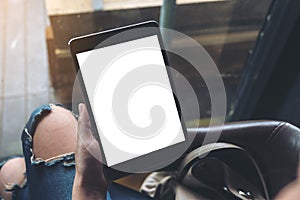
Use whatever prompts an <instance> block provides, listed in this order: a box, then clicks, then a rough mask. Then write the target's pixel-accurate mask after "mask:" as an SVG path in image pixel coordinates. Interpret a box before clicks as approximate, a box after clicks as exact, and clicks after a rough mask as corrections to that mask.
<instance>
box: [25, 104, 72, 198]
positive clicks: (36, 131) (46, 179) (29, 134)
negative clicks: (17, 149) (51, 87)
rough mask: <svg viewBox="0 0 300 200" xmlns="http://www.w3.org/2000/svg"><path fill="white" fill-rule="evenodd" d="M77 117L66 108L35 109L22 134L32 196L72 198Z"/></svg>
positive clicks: (47, 106) (48, 106)
mask: <svg viewBox="0 0 300 200" xmlns="http://www.w3.org/2000/svg"><path fill="white" fill-rule="evenodd" d="M76 135H77V120H76V119H75V118H74V117H73V115H72V114H71V113H70V112H69V111H68V110H66V109H64V108H62V107H59V106H55V105H46V106H42V107H39V108H38V109H36V110H35V111H34V112H33V113H32V115H31V117H30V119H29V121H28V123H27V125H26V126H25V128H24V131H23V133H22V144H23V153H24V156H25V162H26V175H27V185H28V190H29V196H30V199H71V195H72V194H71V193H72V185H73V179H74V174H75V167H74V166H75V162H74V151H75V148H76V139H77V138H76Z"/></svg>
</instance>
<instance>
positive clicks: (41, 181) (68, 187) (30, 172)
mask: <svg viewBox="0 0 300 200" xmlns="http://www.w3.org/2000/svg"><path fill="white" fill-rule="evenodd" d="M50 112H51V104H50V105H43V106H40V107H38V108H36V109H35V110H34V111H33V112H32V114H31V116H30V118H29V120H28V122H27V124H26V126H25V128H24V130H23V132H22V136H21V139H22V146H23V154H24V158H25V163H26V174H25V178H26V180H25V181H24V184H22V185H12V186H11V187H10V188H7V190H8V191H11V192H12V199H13V200H15V199H16V200H29V199H30V200H41V199H43V200H69V199H72V188H73V180H74V177H75V155H74V153H69V154H64V155H59V156H56V157H54V158H51V159H47V160H43V159H40V158H36V157H35V155H34V152H33V150H32V149H33V142H32V141H33V135H34V132H35V129H36V127H37V125H38V124H39V122H40V121H41V119H43V117H44V116H46V115H47V114H49V113H50ZM107 199H108V200H110V199H113V200H115V199H130V200H147V199H150V198H149V197H146V196H144V195H142V194H140V193H138V192H135V191H133V190H130V189H128V188H125V187H123V186H120V185H118V184H115V183H113V184H112V185H111V186H110V187H109V191H108V193H107Z"/></svg>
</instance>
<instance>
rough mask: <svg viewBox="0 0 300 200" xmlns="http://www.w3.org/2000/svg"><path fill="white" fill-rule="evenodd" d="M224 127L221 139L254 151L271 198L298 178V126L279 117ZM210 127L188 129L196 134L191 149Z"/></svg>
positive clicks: (229, 124) (299, 143)
mask: <svg viewBox="0 0 300 200" xmlns="http://www.w3.org/2000/svg"><path fill="white" fill-rule="evenodd" d="M220 128H221V127H214V128H213V129H220ZM222 128H223V130H222V134H221V136H220V138H219V140H218V141H219V142H228V143H232V144H236V145H239V146H241V147H244V148H245V149H246V150H248V151H249V152H250V153H251V154H252V156H253V157H254V158H255V159H256V161H257V162H258V164H259V166H260V168H261V170H262V173H263V176H264V178H265V180H266V184H267V188H268V190H269V195H270V197H271V198H273V197H274V196H275V195H276V194H277V193H278V192H279V191H280V189H282V188H283V187H284V186H285V185H287V184H288V183H289V182H291V181H292V180H294V179H295V177H296V171H297V167H298V158H299V150H300V129H299V128H297V127H295V126H293V125H291V124H289V123H285V122H278V121H248V122H247V121H246V122H236V123H227V124H225V125H224V126H223V127H222ZM207 130H208V129H207V128H197V129H189V130H188V133H189V134H196V138H195V141H194V142H193V143H192V146H191V149H190V150H192V149H195V148H197V147H199V146H201V144H202V142H203V139H204V137H205V135H206V133H207ZM210 134H214V133H210ZM237 162H238V161H237ZM174 164H175V163H174ZM174 164H173V167H174ZM244 173H245V174H247V173H249V172H247V171H245V172H244Z"/></svg>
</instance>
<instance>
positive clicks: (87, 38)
mask: <svg viewBox="0 0 300 200" xmlns="http://www.w3.org/2000/svg"><path fill="white" fill-rule="evenodd" d="M145 27H149V28H151V27H152V28H153V29H148V30H149V31H147V32H139V33H138V34H134V35H128V36H126V37H119V38H117V39H115V40H113V41H112V40H110V41H109V43H105V44H104V45H101V46H99V44H100V43H102V42H103V41H105V40H106V39H108V38H110V37H112V36H114V35H116V34H119V33H121V32H124V31H128V30H131V29H136V28H145ZM158 27H159V26H158V23H157V22H155V21H147V22H142V23H138V24H133V25H128V26H125V27H120V28H115V29H111V30H107V31H102V32H99V33H93V34H88V35H84V36H80V37H76V38H73V39H71V40H70V41H69V43H68V45H69V49H70V52H71V56H72V59H73V63H74V67H75V70H76V73H77V75H78V76H77V77H78V80H79V83H80V87H81V90H82V92H83V96H84V100H85V103H86V107H87V110H88V113H89V116H90V121H91V124H92V127H93V128H94V130H93V134H94V136H95V138H96V139H97V140H98V142H99V143H100V148H101V153H102V157H103V158H104V159H105V162H106V157H105V155H104V151H103V149H102V146H101V140H100V137H99V134H98V130H97V126H96V122H95V119H94V114H93V112H92V109H91V105H90V101H89V98H88V95H87V91H86V88H85V84H84V81H83V78H82V74H81V72H80V66H79V63H78V60H77V56H76V54H78V53H82V52H86V51H90V50H94V49H97V48H103V47H106V46H111V45H116V44H120V43H124V42H129V41H132V40H136V39H141V38H145V37H148V36H153V35H157V37H158V41H159V44H160V47H161V51H162V55H163V59H164V62H165V65H166V66H169V62H168V59H167V55H166V51H165V50H164V48H163V47H164V45H163V40H162V36H161V32H160V31H159V28H158ZM166 70H167V74H168V78H169V81H170V85H171V89H172V91H173V94H174V91H175V87H174V83H173V79H172V76H171V72H170V70H169V69H168V67H166ZM174 101H175V103H176V107H177V112H178V115H179V117H180V122H181V126H182V130H183V134H184V135H185V137H186V130H187V129H186V126H185V123H184V120H183V118H182V115H181V111H180V105H179V102H178V100H177V98H176V96H175V95H174ZM175 145H176V144H175ZM166 148H168V147H166ZM149 154H151V153H149ZM126 162H130V160H128V161H126ZM104 166H105V171H106V172H107V175H108V177H109V178H110V179H112V180H115V179H117V178H120V177H122V176H124V175H126V174H127V173H124V172H120V171H118V170H115V169H113V168H112V167H107V165H104Z"/></svg>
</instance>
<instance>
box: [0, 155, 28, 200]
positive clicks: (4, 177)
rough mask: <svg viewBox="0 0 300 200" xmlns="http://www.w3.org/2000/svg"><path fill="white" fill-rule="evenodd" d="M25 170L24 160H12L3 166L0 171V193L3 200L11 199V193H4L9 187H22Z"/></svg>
mask: <svg viewBox="0 0 300 200" xmlns="http://www.w3.org/2000/svg"><path fill="white" fill-rule="evenodd" d="M25 169H26V168H25V161H24V158H13V159H11V160H9V161H7V163H5V164H4V165H3V167H2V168H1V171H0V193H1V196H2V198H3V199H11V192H7V191H6V189H7V188H8V187H9V186H10V185H11V186H12V185H15V184H17V185H19V186H22V185H24V183H25V180H26V179H25V175H24V173H25Z"/></svg>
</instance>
